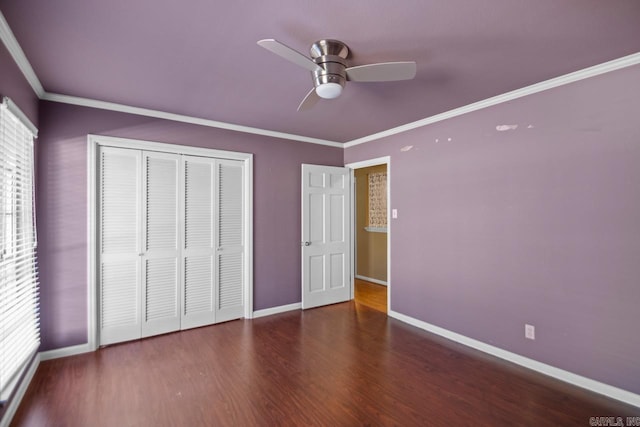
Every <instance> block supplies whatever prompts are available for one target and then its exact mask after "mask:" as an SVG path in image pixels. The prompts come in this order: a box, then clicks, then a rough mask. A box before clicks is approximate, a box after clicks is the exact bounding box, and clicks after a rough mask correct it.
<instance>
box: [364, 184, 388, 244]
mask: <svg viewBox="0 0 640 427" xmlns="http://www.w3.org/2000/svg"><path fill="white" fill-rule="evenodd" d="M368 178H369V179H368V181H369V224H368V227H366V230H367V231H374V232H382V233H385V232H386V231H387V173H386V172H374V173H370V174H368Z"/></svg>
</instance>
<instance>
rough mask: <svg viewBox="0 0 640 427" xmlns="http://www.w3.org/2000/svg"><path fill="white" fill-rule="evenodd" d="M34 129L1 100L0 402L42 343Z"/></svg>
mask: <svg viewBox="0 0 640 427" xmlns="http://www.w3.org/2000/svg"><path fill="white" fill-rule="evenodd" d="M35 132H36V131H35V128H34V127H33V125H31V124H30V123H29V122H28V120H25V118H24V115H23V114H21V113H20V112H19V110H17V109H16V108H15V105H14V104H13V103H12V102H11V101H10V100H9V99H8V98H4V99H3V102H2V104H0V403H2V402H4V401H5V400H6V399H8V398H9V396H10V394H11V392H12V390H13V386H14V385H15V383H16V381H17V380H18V379H19V377H20V375H21V373H22V370H23V369H24V368H25V367H26V365H27V364H28V363H29V362H30V361H31V359H32V357H33V355H34V353H35V352H36V351H37V349H38V346H39V344H40V332H39V316H38V311H39V310H38V305H39V304H38V279H37V267H36V241H37V238H36V228H35V212H34V206H33V205H34V203H33V201H34V185H33V184H34V182H33V181H34V178H33V176H34V157H33V138H34V136H35Z"/></svg>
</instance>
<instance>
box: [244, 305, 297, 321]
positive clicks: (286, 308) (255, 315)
mask: <svg viewBox="0 0 640 427" xmlns="http://www.w3.org/2000/svg"><path fill="white" fill-rule="evenodd" d="M301 309H302V303H300V302H296V303H293V304H287V305H281V306H278V307H271V308H265V309H263V310H258V311H254V312H253V318H254V319H257V318H258V317H264V316H271V315H272V314H278V313H286V312H287V311H293V310H301Z"/></svg>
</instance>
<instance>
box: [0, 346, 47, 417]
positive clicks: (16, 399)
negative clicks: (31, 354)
mask: <svg viewBox="0 0 640 427" xmlns="http://www.w3.org/2000/svg"><path fill="white" fill-rule="evenodd" d="M38 365H40V354H39V353H38V354H36V356H35V358H34V359H33V362H31V365H30V366H29V369H28V370H27V372H26V373H25V375H24V378H23V379H22V381H21V382H20V385H19V386H18V389H17V390H16V394H15V395H14V396H13V398H12V399H11V402H10V403H9V406H8V407H7V410H6V411H5V413H4V415H3V416H2V419H0V427H8V426H9V424H11V420H12V419H13V416H14V415H15V414H16V411H17V410H18V407H19V406H20V402H22V398H23V397H24V394H25V393H26V392H27V389H28V388H29V384H31V380H32V379H33V376H34V375H35V373H36V370H37V369H38Z"/></svg>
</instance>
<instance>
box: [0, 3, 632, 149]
mask: <svg viewBox="0 0 640 427" xmlns="http://www.w3.org/2000/svg"><path fill="white" fill-rule="evenodd" d="M0 40H2V42H3V43H4V45H5V46H6V47H7V49H8V50H9V53H10V54H11V56H12V57H13V60H14V61H15V62H16V64H17V65H18V67H19V68H20V70H21V71H22V74H23V75H24V77H25V78H26V79H27V81H28V82H29V84H30V85H31V87H32V88H33V91H34V92H35V93H36V95H37V96H38V98H40V99H43V100H46V101H52V102H60V103H64V104H72V105H79V106H84V107H91V108H98V109H102V110H109V111H117V112H122V113H128V114H135V115H140V116H146V117H153V118H158V119H165V120H171V121H176V122H182V123H190V124H196V125H201V126H207V127H213V128H218V129H226V130H230V131H235V132H243V133H249V134H254V135H261V136H268V137H272V138H280V139H287V140H291V141H299V142H307V143H311V144H319V145H326V146H329V147H338V148H344V149H346V148H350V147H354V146H356V145H360V144H364V143H366V142H370V141H376V140H378V139H382V138H386V137H388V136H392V135H397V134H399V133H403V132H408V131H410V130H413V129H417V128H420V127H423V126H427V125H430V124H433V123H437V122H440V121H443V120H447V119H450V118H453V117H457V116H461V115H463V114H467V113H471V112H473V111H477V110H481V109H483V108H487V107H492V106H494V105H498V104H501V103H503V102H508V101H511V100H514V99H518V98H522V97H524V96H527V95H532V94H534V93H538V92H542V91H545V90H548V89H553V88H555V87H559V86H563V85H566V84H569V83H574V82H577V81H580V80H584V79H587V78H590V77H595V76H598V75H600V74H605V73H608V72H611V71H616V70H620V69H622V68H626V67H630V66H633V65H638V64H640V52H638V53H634V54H631V55H628V56H623V57H622V58H618V59H614V60H612V61H608V62H605V63H602V64H599V65H594V66H592V67H588V68H584V69H582V70H579V71H575V72H573V73H569V74H565V75H562V76H559V77H555V78H552V79H549V80H545V81H543V82H540V83H535V84H533V85H530V86H526V87H523V88H520V89H516V90H513V91H511V92H507V93H503V94H501V95H497V96H494V97H492V98H487V99H484V100H482V101H478V102H474V103H473V104H468V105H465V106H463V107H459V108H455V109H453V110H449V111H446V112H444V113H440V114H436V115H434V116H430V117H427V118H424V119H421V120H418V121H415V122H411V123H407V124H405V125H401V126H397V127H394V128H391V129H387V130H385V131H382V132H377V133H373V134H371V135H368V136H364V137H362V138H356V139H353V140H351V141H348V142H346V143H342V142H337V141H330V140H325V139H319V138H311V137H308V136H303V135H295V134H290V133H285V132H278V131H272V130H267V129H260V128H254V127H250V126H243V125H237V124H233V123H226V122H220V121H216V120H209V119H202V118H198V117H192V116H186V115H182V114H174V113H167V112H164V111H159V110H151V109H147V108H140V107H132V106H129V105H123V104H117V103H113V102H106V101H98V100H94V99H89V98H81V97H76V96H70V95H61V94H56V93H48V92H45V90H44V88H43V86H42V84H41V83H40V80H39V79H38V76H37V75H36V73H35V71H34V70H33V68H32V67H31V64H30V63H29V61H28V60H27V57H26V56H25V54H24V52H23V50H22V48H21V47H20V45H19V44H18V41H17V40H16V38H15V36H14V35H13V32H12V31H11V28H9V24H8V23H7V21H6V20H5V18H4V15H3V14H2V12H1V11H0Z"/></svg>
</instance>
